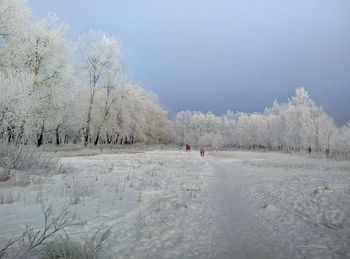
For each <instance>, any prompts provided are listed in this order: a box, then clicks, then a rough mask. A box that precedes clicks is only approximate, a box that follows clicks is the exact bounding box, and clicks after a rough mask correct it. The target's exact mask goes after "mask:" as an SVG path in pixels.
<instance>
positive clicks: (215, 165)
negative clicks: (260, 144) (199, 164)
mask: <svg viewBox="0 0 350 259" xmlns="http://www.w3.org/2000/svg"><path fill="white" fill-rule="evenodd" d="M237 154H239V155H238V156H242V157H239V158H237V157H235V158H230V159H222V158H217V157H212V156H208V157H206V159H207V162H208V163H209V164H210V166H211V167H212V169H213V173H214V176H213V181H212V182H211V184H210V185H209V186H208V188H207V192H206V198H207V199H208V201H207V203H208V204H209V206H208V209H207V210H208V215H209V213H210V212H211V216H210V217H211V218H212V219H213V222H214V225H215V226H216V229H217V231H215V233H214V235H213V240H212V242H213V243H214V246H213V247H214V251H212V253H213V255H214V257H215V258H314V257H317V258H330V257H333V258H334V257H335V258H349V255H350V254H349V252H350V249H349V247H348V244H349V243H350V225H349V216H350V202H349V183H350V175H349V171H348V170H347V169H346V170H344V168H346V167H344V168H343V167H342V166H339V164H335V166H334V167H332V165H331V166H330V168H332V170H324V171H319V170H317V169H322V163H321V165H316V164H314V163H315V162H316V163H320V162H322V161H319V160H315V161H312V163H311V164H310V163H309V160H305V161H303V160H302V159H299V158H297V159H296V161H295V164H291V162H290V161H288V162H285V163H284V162H282V163H281V164H279V165H277V166H276V164H274V163H273V159H276V158H277V159H285V158H286V155H283V154H278V155H273V154H272V155H268V157H267V158H259V154H254V153H248V152H247V153H244V152H242V154H240V153H237ZM235 156H236V155H235ZM245 156H248V157H245ZM256 156H258V158H257V157H256ZM242 158H243V159H242ZM288 163H289V164H288ZM293 163H294V162H293ZM329 163H330V162H327V161H326V162H325V163H324V165H326V166H328V164H329ZM293 167H299V168H298V170H296V168H293ZM337 167H338V168H337Z"/></svg>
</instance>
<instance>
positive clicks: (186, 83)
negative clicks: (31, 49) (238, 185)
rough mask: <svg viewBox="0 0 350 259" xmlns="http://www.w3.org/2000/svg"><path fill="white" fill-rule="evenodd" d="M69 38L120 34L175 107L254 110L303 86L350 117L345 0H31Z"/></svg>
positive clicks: (147, 81)
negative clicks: (63, 26) (62, 25)
mask: <svg viewBox="0 0 350 259" xmlns="http://www.w3.org/2000/svg"><path fill="white" fill-rule="evenodd" d="M28 3H29V5H30V6H31V7H32V8H33V10H34V15H35V17H37V18H41V17H44V16H45V15H46V14H47V13H48V12H50V11H51V12H54V13H56V14H57V16H59V17H60V18H61V19H62V20H64V21H66V22H67V23H69V24H70V26H71V34H72V36H77V35H79V34H81V33H84V32H88V31H89V30H90V29H91V28H93V29H98V30H102V31H105V32H108V34H109V35H111V36H113V37H114V38H116V39H118V40H119V41H120V42H121V44H122V46H123V49H124V51H125V53H126V59H125V64H126V67H127V71H128V73H129V74H131V76H132V77H133V78H134V79H135V80H136V81H137V82H139V83H140V84H141V85H142V86H143V87H145V88H147V89H149V90H151V91H152V92H154V93H156V94H157V95H158V96H159V99H160V102H161V103H162V105H163V106H164V107H165V108H167V109H168V110H169V111H170V112H171V113H175V112H177V111H180V110H201V111H204V112H206V111H212V112H213V113H215V114H218V115H219V114H222V113H225V112H226V110H228V109H230V110H233V111H236V110H239V111H243V112H254V111H256V112H262V111H263V110H264V108H265V107H266V106H270V105H271V104H272V102H273V101H274V99H277V100H278V101H281V102H285V101H287V99H288V97H291V96H292V95H293V94H294V91H295V88H297V87H301V86H302V87H304V88H305V89H306V90H307V91H309V93H310V95H311V97H312V98H313V99H314V100H315V101H316V103H317V104H318V105H322V106H323V107H324V108H325V110H326V111H327V112H328V113H329V114H330V115H331V116H333V117H334V119H335V121H336V122H337V123H338V124H340V125H341V124H343V123H345V122H348V121H350V1H349V0H283V1H281V0H236V1H235V0H123V1H122V0H99V1H96V0H45V1H44V0H29V1H28Z"/></svg>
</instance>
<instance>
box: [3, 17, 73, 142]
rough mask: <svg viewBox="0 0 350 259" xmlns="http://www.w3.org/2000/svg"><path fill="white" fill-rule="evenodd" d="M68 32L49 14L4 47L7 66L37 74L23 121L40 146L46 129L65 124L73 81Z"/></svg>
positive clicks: (29, 88)
mask: <svg viewBox="0 0 350 259" xmlns="http://www.w3.org/2000/svg"><path fill="white" fill-rule="evenodd" d="M65 32H66V27H65V25H64V24H62V23H59V22H57V20H56V18H55V17H48V18H47V19H44V20H41V21H38V22H36V23H33V24H31V25H30V26H28V27H27V30H26V31H25V32H23V33H22V34H21V35H18V36H17V37H13V38H11V39H9V40H8V41H7V42H6V44H5V46H4V47H3V48H2V50H1V57H2V58H1V60H2V67H3V68H4V69H12V70H14V71H16V72H18V73H22V72H25V73H28V74H31V75H32V77H33V81H32V83H31V85H30V86H28V89H27V94H28V96H30V98H32V100H33V101H32V103H31V106H30V107H29V109H28V110H27V112H28V115H27V117H26V120H25V121H24V122H23V123H24V124H25V125H24V127H26V128H30V129H29V131H31V137H32V138H34V139H35V140H34V141H35V142H36V144H37V145H38V146H40V145H42V144H43V140H44V134H45V132H48V131H53V130H55V129H56V128H57V127H59V125H61V124H62V119H63V117H64V115H63V114H62V112H63V110H64V109H63V108H64V107H65V104H66V99H67V95H68V89H67V87H68V85H69V84H70V83H71V82H72V81H73V76H72V66H71V63H70V49H69V45H68V44H67V42H66V40H65ZM21 127H22V125H21ZM35 136H36V137H35Z"/></svg>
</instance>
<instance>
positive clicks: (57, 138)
mask: <svg viewBox="0 0 350 259" xmlns="http://www.w3.org/2000/svg"><path fill="white" fill-rule="evenodd" d="M60 126H61V125H60V124H58V125H57V127H56V145H57V146H58V145H59V144H61V143H60V135H59V129H60Z"/></svg>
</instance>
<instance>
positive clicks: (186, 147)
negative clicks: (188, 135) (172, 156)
mask: <svg viewBox="0 0 350 259" xmlns="http://www.w3.org/2000/svg"><path fill="white" fill-rule="evenodd" d="M187 151H188V144H186V152H187Z"/></svg>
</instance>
